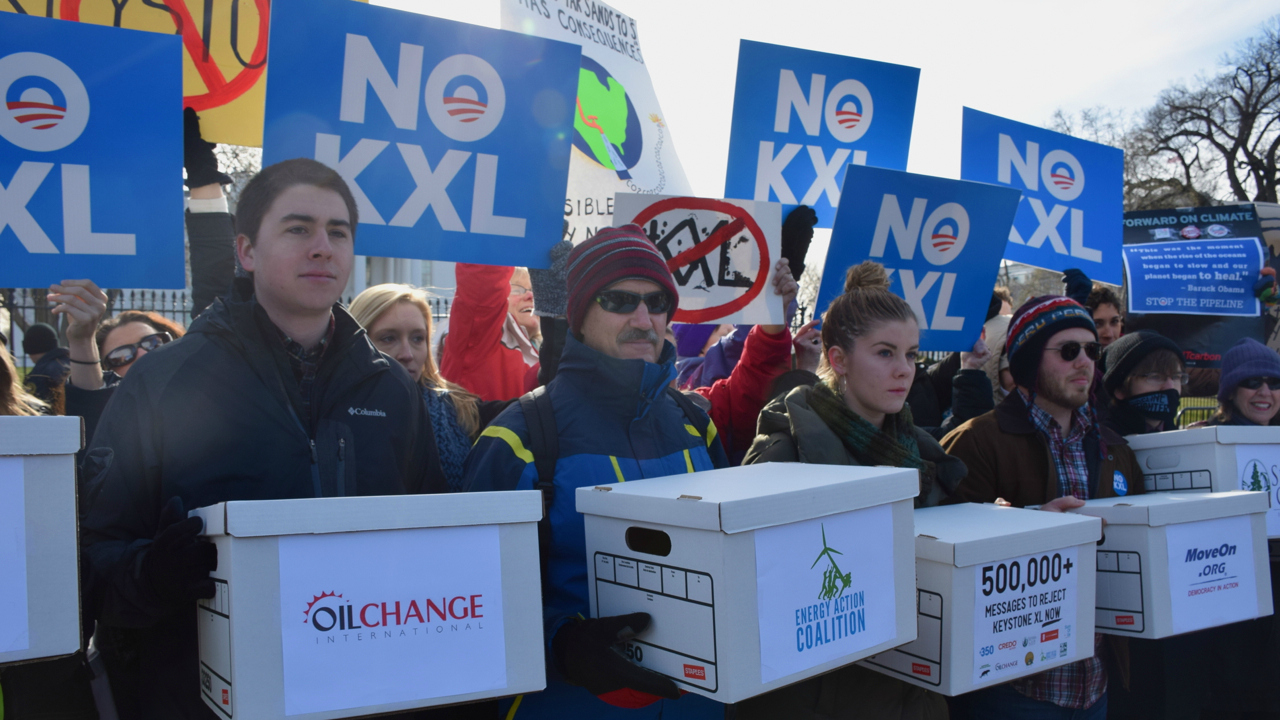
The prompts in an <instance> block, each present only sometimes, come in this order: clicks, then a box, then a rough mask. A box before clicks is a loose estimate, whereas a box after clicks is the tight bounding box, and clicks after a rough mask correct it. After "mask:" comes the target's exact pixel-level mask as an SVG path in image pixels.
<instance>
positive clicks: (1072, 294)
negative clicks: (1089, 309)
mask: <svg viewBox="0 0 1280 720" xmlns="http://www.w3.org/2000/svg"><path fill="white" fill-rule="evenodd" d="M1062 284H1063V285H1066V286H1067V290H1066V292H1065V293H1063V294H1065V295H1066V296H1067V297H1069V298H1071V299H1072V300H1075V301H1076V302H1078V303H1080V304H1081V305H1083V304H1085V301H1087V300H1088V299H1089V293H1091V292H1093V281H1092V280H1090V279H1089V276H1088V275H1085V274H1084V271H1082V270H1077V269H1075V268H1071V269H1070V270H1068V271H1066V272H1065V273H1063V274H1062Z"/></svg>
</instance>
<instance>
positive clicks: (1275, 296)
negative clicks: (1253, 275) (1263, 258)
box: [1253, 267, 1280, 307]
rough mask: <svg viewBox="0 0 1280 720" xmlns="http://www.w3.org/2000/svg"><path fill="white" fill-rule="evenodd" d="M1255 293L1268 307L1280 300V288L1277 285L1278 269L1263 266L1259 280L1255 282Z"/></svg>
mask: <svg viewBox="0 0 1280 720" xmlns="http://www.w3.org/2000/svg"><path fill="white" fill-rule="evenodd" d="M1253 295H1254V297H1256V298H1258V299H1259V300H1261V301H1262V304H1263V305H1266V306H1267V307H1273V306H1274V305H1275V304H1276V303H1277V301H1280V289H1278V288H1277V287H1276V271H1275V269H1274V268H1269V267H1264V268H1262V272H1261V273H1259V275H1258V281H1257V282H1256V283H1254V284H1253Z"/></svg>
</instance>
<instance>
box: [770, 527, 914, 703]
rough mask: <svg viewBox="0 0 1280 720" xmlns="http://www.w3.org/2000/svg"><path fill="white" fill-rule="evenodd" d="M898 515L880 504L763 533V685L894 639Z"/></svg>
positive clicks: (773, 528) (774, 528)
mask: <svg viewBox="0 0 1280 720" xmlns="http://www.w3.org/2000/svg"><path fill="white" fill-rule="evenodd" d="M891 510H892V508H891V507H890V506H889V505H878V506H876V507H870V508H866V509H864V510H854V511H852V512H847V513H841V514H839V515H829V516H827V517H823V518H815V519H813V520H805V521H803V522H797V523H790V524H787V525H778V526H776V527H770V528H764V529H761V530H757V531H756V537H755V541H756V596H757V602H758V606H759V613H760V618H759V620H760V682H762V683H767V682H771V681H773V680H777V679H778V678H780V677H785V676H787V675H791V674H792V673H797V672H800V671H802V670H807V669H809V668H811V667H814V666H815V665H821V664H822V663H825V662H830V661H832V660H837V659H839V658H841V657H845V656H848V655H851V654H853V653H856V652H858V651H859V650H863V649H865V648H869V647H871V646H873V645H877V644H879V643H882V642H885V641H886V640H888V639H890V638H891V637H893V634H894V628H895V627H896V625H897V617H896V610H895V607H894V605H895V603H894V600H895V598H894V586H893V539H892V538H893V517H892V513H891ZM811 558H812V559H811Z"/></svg>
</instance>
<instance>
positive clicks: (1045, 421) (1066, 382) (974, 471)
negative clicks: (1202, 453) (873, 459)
mask: <svg viewBox="0 0 1280 720" xmlns="http://www.w3.org/2000/svg"><path fill="white" fill-rule="evenodd" d="M1005 353H1006V355H1007V356H1008V359H1009V370H1010V372H1011V373H1012V375H1013V380H1014V383H1015V388H1014V390H1013V392H1011V393H1009V395H1008V396H1007V397H1006V398H1005V399H1004V400H1003V401H1001V403H1000V404H999V405H997V406H996V408H995V410H992V411H991V412H989V413H986V414H985V415H981V416H979V417H976V418H974V419H973V420H970V421H969V422H967V423H965V424H963V425H961V426H960V427H958V428H956V429H955V430H953V431H951V432H950V433H949V434H948V435H947V436H946V437H944V438H943V439H942V447H943V449H944V450H946V451H947V453H949V454H951V455H954V456H955V457H957V458H959V459H960V460H961V461H963V462H964V464H965V466H966V467H967V468H968V470H969V471H968V474H967V475H966V476H965V478H964V480H961V481H960V485H959V486H958V487H957V488H956V490H955V493H954V498H955V499H956V500H959V501H962V502H980V503H991V502H995V503H1000V504H1009V505H1013V506H1014V507H1026V506H1029V505H1038V506H1040V509H1042V510H1048V511H1053V512H1062V511H1064V510H1070V509H1072V508H1077V507H1080V506H1081V505H1083V504H1084V501H1085V500H1089V499H1092V498H1100V497H1113V496H1116V495H1129V494H1134V493H1140V492H1142V490H1143V485H1142V471H1141V469H1140V467H1139V465H1138V461H1137V459H1136V458H1135V457H1134V454H1133V451H1132V450H1131V449H1130V448H1129V446H1128V445H1127V444H1125V441H1124V438H1123V437H1121V436H1120V435H1118V434H1116V433H1115V432H1113V431H1112V430H1111V429H1110V428H1107V427H1105V426H1102V425H1100V424H1099V423H1098V419H1097V415H1096V413H1095V412H1094V409H1093V403H1092V402H1091V399H1092V397H1093V386H1094V372H1095V363H1097V361H1098V358H1099V357H1100V356H1101V348H1100V346H1099V344H1098V337H1097V334H1096V332H1095V330H1094V326H1093V319H1092V318H1091V317H1090V316H1089V311H1088V310H1085V308H1084V307H1083V306H1082V305H1080V304H1079V303H1077V302H1076V301H1074V300H1072V299H1070V298H1066V297H1062V296H1058V295H1046V296H1041V297H1036V298H1032V299H1030V300H1028V301H1027V302H1026V303H1024V304H1023V305H1022V307H1020V308H1018V310H1017V311H1016V312H1014V314H1013V318H1012V319H1011V320H1010V322H1009V333H1008V336H1007V338H1006V340H1005ZM1081 640H1082V641H1084V642H1090V640H1091V639H1086V638H1081ZM1110 642H1116V641H1114V640H1111V639H1103V640H1097V641H1095V644H1094V647H1095V649H1096V651H1095V653H1094V655H1093V656H1092V657H1089V658H1087V659H1085V660H1081V661H1078V662H1075V663H1072V664H1070V665H1066V666H1063V667H1060V668H1054V669H1052V670H1048V671H1045V672H1042V673H1039V674H1037V675H1032V676H1030V677H1026V678H1022V679H1019V680H1015V681H1013V682H1011V683H1007V684H1004V685H997V686H995V687H992V688H987V689H984V690H979V691H977V692H974V693H970V694H968V695H965V696H964V697H963V699H958V702H959V703H960V704H961V705H963V709H964V711H965V712H964V713H963V714H965V716H968V717H980V718H987V717H1000V718H1014V719H1016V718H1032V717H1034V718H1064V720H1065V718H1095V717H1096V718H1104V717H1106V708H1107V677H1108V675H1109V674H1113V673H1118V675H1114V676H1115V677H1122V676H1125V675H1127V667H1125V668H1120V667H1111V668H1108V667H1107V666H1105V665H1104V664H1103V660H1102V658H1103V657H1109V658H1115V657H1120V658H1127V655H1126V654H1124V653H1119V654H1117V653H1115V652H1106V651H1105V650H1104V648H1105V646H1106V645H1107V643H1110ZM1120 642H1123V641H1120Z"/></svg>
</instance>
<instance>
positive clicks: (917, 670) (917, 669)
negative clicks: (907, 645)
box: [911, 663, 933, 677]
mask: <svg viewBox="0 0 1280 720" xmlns="http://www.w3.org/2000/svg"><path fill="white" fill-rule="evenodd" d="M911 674H912V675H923V676H925V677H932V676H933V668H931V667H929V666H928V665H921V664H920V663H911Z"/></svg>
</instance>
